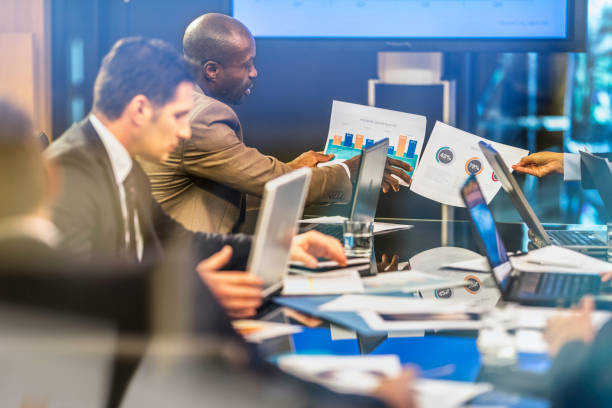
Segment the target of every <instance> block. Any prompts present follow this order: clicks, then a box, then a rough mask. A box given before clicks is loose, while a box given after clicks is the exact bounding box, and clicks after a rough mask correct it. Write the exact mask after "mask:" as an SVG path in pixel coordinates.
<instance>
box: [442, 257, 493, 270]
mask: <svg viewBox="0 0 612 408" xmlns="http://www.w3.org/2000/svg"><path fill="white" fill-rule="evenodd" d="M442 268H444V269H456V270H460V271H473V272H490V271H491V267H490V266H489V262H488V261H487V258H485V257H484V256H480V257H478V258H474V259H468V260H467V261H460V262H453V263H449V264H446V265H442Z"/></svg>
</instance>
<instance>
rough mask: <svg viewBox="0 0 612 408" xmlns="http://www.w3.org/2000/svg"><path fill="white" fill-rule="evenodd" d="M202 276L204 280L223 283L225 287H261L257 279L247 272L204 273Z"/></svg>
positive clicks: (260, 282) (259, 280) (261, 283)
mask: <svg viewBox="0 0 612 408" xmlns="http://www.w3.org/2000/svg"><path fill="white" fill-rule="evenodd" d="M204 275H205V278H206V279H211V280H213V281H214V282H216V283H223V284H226V285H234V286H254V287H259V286H261V285H263V282H262V281H261V279H260V278H259V277H257V276H255V275H253V274H252V273H248V272H225V271H222V272H219V271H206V272H204Z"/></svg>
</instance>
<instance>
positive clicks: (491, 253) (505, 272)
mask: <svg viewBox="0 0 612 408" xmlns="http://www.w3.org/2000/svg"><path fill="white" fill-rule="evenodd" d="M461 197H462V198H463V202H464V203H465V206H466V208H467V210H468V215H469V218H470V222H471V224H472V228H473V231H474V237H475V239H476V242H477V244H478V246H479V247H480V250H481V252H484V255H485V256H486V258H487V261H488V262H489V265H490V266H491V269H492V270H493V277H494V279H495V281H496V283H497V285H498V286H499V288H500V290H501V292H502V294H503V293H505V292H506V289H507V288H508V285H509V282H510V274H511V272H512V264H511V263H510V259H509V258H508V253H507V251H506V247H505V246H504V243H503V241H502V239H501V236H500V235H499V231H498V230H497V226H496V225H495V220H494V219H493V214H491V210H490V209H489V207H488V206H487V202H486V200H485V198H484V195H483V194H482V190H481V189H480V186H479V185H478V181H477V180H476V177H474V176H470V177H469V178H468V180H467V181H466V182H465V184H464V185H463V187H462V188H461Z"/></svg>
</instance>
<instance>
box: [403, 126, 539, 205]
mask: <svg viewBox="0 0 612 408" xmlns="http://www.w3.org/2000/svg"><path fill="white" fill-rule="evenodd" d="M481 140H484V141H486V142H487V143H490V144H491V145H492V146H493V147H494V148H495V149H496V150H497V151H498V152H499V153H500V154H501V155H502V157H503V159H504V161H505V162H506V163H508V164H513V163H518V161H519V160H520V159H521V158H522V157H523V156H527V155H528V154H529V151H528V150H524V149H519V148H516V147H512V146H508V145H504V144H501V143H496V142H491V141H489V140H486V139H483V138H481V137H478V136H476V135H473V134H471V133H467V132H464V131H462V130H459V129H456V128H454V127H452V126H449V125H446V124H444V123H442V122H436V125H435V127H434V129H433V131H432V132H431V137H430V138H429V142H428V143H427V147H426V148H425V151H424V152H423V157H422V158H421V162H420V164H419V167H417V168H416V170H415V171H414V175H413V176H412V185H411V187H410V188H411V190H412V191H414V192H415V193H417V194H419V195H421V196H423V197H426V198H429V199H430V200H434V201H438V202H440V203H442V204H447V205H452V206H455V207H465V205H464V204H463V200H462V199H461V196H460V194H459V190H460V189H461V186H462V185H463V183H464V182H465V179H466V178H467V177H469V176H470V175H472V174H474V175H475V176H476V177H477V179H478V183H479V184H480V188H481V189H482V192H483V194H484V197H485V199H486V200H487V203H489V202H491V200H492V199H493V197H495V194H497V191H499V188H500V187H501V183H500V182H499V179H498V178H497V177H496V176H495V173H494V172H493V169H492V168H491V167H490V166H489V163H488V162H487V160H486V159H485V157H484V155H483V154H482V151H481V150H480V148H479V147H478V142H480V141H481ZM509 170H510V171H512V168H509Z"/></svg>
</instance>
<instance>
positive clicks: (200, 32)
mask: <svg viewBox="0 0 612 408" xmlns="http://www.w3.org/2000/svg"><path fill="white" fill-rule="evenodd" d="M236 37H252V35H251V32H250V31H249V29H248V28H247V27H246V26H245V25H244V24H242V23H241V22H240V21H238V20H236V19H235V18H233V17H230V16H226V15H224V14H219V13H208V14H203V15H201V16H200V17H198V18H196V19H195V20H193V21H192V22H191V23H189V26H188V27H187V29H186V30H185V34H184V35H183V53H184V54H185V56H186V57H187V59H188V61H189V62H190V63H191V66H192V68H194V67H195V68H196V69H197V68H199V66H200V65H201V64H202V63H204V62H206V61H211V60H212V61H216V62H218V63H220V64H221V65H223V64H226V63H228V62H230V60H231V58H232V56H233V54H234V53H235V52H236V44H235V38H236Z"/></svg>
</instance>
